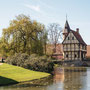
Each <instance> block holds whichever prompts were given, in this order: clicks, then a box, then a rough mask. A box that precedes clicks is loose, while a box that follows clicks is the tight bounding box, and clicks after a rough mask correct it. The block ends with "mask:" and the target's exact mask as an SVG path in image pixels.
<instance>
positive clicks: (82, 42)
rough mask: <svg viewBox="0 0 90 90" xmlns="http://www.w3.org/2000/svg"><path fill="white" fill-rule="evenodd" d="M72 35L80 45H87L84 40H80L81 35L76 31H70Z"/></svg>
mask: <svg viewBox="0 0 90 90" xmlns="http://www.w3.org/2000/svg"><path fill="white" fill-rule="evenodd" d="M71 31H72V33H73V34H74V35H75V37H76V38H77V40H78V41H79V42H80V43H81V44H84V45H87V44H86V43H85V42H84V40H83V39H82V37H81V35H80V34H79V33H78V32H77V31H73V30H71Z"/></svg>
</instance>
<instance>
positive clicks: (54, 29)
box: [48, 23, 62, 52]
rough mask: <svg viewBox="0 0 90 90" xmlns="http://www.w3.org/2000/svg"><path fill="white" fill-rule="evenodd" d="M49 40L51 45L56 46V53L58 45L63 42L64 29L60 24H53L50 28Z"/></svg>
mask: <svg viewBox="0 0 90 90" xmlns="http://www.w3.org/2000/svg"><path fill="white" fill-rule="evenodd" d="M48 39H49V42H50V44H52V45H53V46H54V48H53V50H54V52H56V45H57V44H58V43H60V41H61V40H62V28H61V27H60V25H59V24H58V23H51V24H50V25H49V26H48Z"/></svg>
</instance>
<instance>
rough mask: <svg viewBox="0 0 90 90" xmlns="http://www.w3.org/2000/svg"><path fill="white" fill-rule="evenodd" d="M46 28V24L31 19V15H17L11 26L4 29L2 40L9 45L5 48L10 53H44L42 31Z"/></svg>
mask: <svg viewBox="0 0 90 90" xmlns="http://www.w3.org/2000/svg"><path fill="white" fill-rule="evenodd" d="M44 30H45V26H44V25H42V24H40V23H38V22H37V21H33V20H31V19H30V17H29V16H25V15H23V14H22V15H19V16H16V19H14V20H12V21H11V22H10V25H9V27H8V28H6V29H3V36H2V40H1V41H2V42H3V45H6V46H7V48H6V46H5V48H4V49H3V50H4V51H5V50H7V53H8V54H9V55H11V54H14V53H19V52H21V53H28V54H32V53H37V54H40V55H41V54H43V42H42V38H43V36H42V33H43V32H44ZM3 45H2V47H3ZM5 52H6V51H5Z"/></svg>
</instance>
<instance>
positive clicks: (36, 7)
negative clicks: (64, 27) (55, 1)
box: [25, 4, 41, 12]
mask: <svg viewBox="0 0 90 90" xmlns="http://www.w3.org/2000/svg"><path fill="white" fill-rule="evenodd" d="M25 7H27V8H30V9H32V10H34V11H37V12H40V11H41V10H40V6H39V5H37V6H35V5H28V4H25Z"/></svg>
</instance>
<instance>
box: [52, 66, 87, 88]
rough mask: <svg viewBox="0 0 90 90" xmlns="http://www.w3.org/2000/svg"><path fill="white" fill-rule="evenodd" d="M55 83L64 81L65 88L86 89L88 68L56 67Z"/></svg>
mask: <svg viewBox="0 0 90 90" xmlns="http://www.w3.org/2000/svg"><path fill="white" fill-rule="evenodd" d="M54 73H55V76H54V79H53V80H54V83H63V90H82V89H83V90H85V89H84V88H86V76H87V68H83V67H81V68H78V67H75V68H74V67H72V68H60V67H58V68H56V69H55V72H54Z"/></svg>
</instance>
